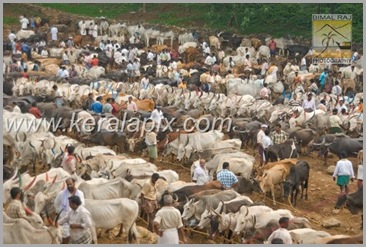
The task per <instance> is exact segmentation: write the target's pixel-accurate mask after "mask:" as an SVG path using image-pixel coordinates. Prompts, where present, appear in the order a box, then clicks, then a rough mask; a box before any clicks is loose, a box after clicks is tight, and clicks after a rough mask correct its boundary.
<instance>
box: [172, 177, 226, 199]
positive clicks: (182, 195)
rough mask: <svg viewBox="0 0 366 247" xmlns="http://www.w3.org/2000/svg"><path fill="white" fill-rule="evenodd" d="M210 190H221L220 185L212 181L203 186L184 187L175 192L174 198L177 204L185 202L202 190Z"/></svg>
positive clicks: (218, 182)
mask: <svg viewBox="0 0 366 247" xmlns="http://www.w3.org/2000/svg"><path fill="white" fill-rule="evenodd" d="M211 189H222V184H221V183H220V181H218V180H214V181H211V182H208V183H207V184H204V185H191V186H185V187H183V188H181V189H179V190H177V191H175V192H173V194H174V198H176V197H177V198H178V201H179V202H182V201H186V197H188V196H190V195H193V194H195V193H198V192H200V191H204V190H211Z"/></svg>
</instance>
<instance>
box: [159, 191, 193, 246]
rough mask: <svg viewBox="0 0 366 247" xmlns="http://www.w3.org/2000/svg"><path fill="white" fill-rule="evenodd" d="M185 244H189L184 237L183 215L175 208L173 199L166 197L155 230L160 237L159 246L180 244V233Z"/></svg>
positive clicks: (169, 196)
mask: <svg viewBox="0 0 366 247" xmlns="http://www.w3.org/2000/svg"><path fill="white" fill-rule="evenodd" d="M177 229H178V230H179V233H180V236H181V240H182V242H183V243H187V240H186V237H185V235H184V228H183V222H182V215H181V213H180V212H179V210H178V209H176V208H174V207H173V197H172V196H171V195H166V196H164V207H162V208H161V209H160V210H159V211H158V212H157V213H156V216H155V219H154V230H155V232H156V234H157V235H158V236H159V237H158V244H179V236H178V231H177Z"/></svg>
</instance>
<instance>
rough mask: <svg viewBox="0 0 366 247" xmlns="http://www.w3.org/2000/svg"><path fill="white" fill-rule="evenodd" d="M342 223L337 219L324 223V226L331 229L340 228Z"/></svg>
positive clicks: (327, 220) (330, 219)
mask: <svg viewBox="0 0 366 247" xmlns="http://www.w3.org/2000/svg"><path fill="white" fill-rule="evenodd" d="M340 225H341V222H340V221H339V220H337V219H336V218H329V219H326V220H324V221H323V223H322V226H324V227H325V228H331V227H336V226H340Z"/></svg>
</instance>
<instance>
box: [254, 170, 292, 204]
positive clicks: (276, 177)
mask: <svg viewBox="0 0 366 247" xmlns="http://www.w3.org/2000/svg"><path fill="white" fill-rule="evenodd" d="M287 176H288V172H287V168H286V167H285V166H284V165H276V166H274V167H272V168H271V169H269V170H265V171H264V173H263V176H262V177H259V178H258V182H259V187H260V188H261V190H262V193H263V194H264V198H263V200H265V199H266V193H267V192H268V191H271V195H272V199H273V205H276V200H275V194H274V187H275V186H276V185H280V186H281V188H282V195H283V186H282V182H283V181H284V180H285V179H286V177H287Z"/></svg>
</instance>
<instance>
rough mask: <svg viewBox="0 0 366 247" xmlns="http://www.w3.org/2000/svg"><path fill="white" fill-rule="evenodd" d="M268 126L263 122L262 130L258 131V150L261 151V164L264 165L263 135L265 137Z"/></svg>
mask: <svg viewBox="0 0 366 247" xmlns="http://www.w3.org/2000/svg"><path fill="white" fill-rule="evenodd" d="M267 128H268V126H267V125H265V124H262V125H261V130H260V131H259V132H258V134H257V144H258V152H259V157H260V159H259V164H260V165H261V166H262V165H263V152H264V149H263V137H264V135H265V134H264V131H265V130H266V129H267Z"/></svg>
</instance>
